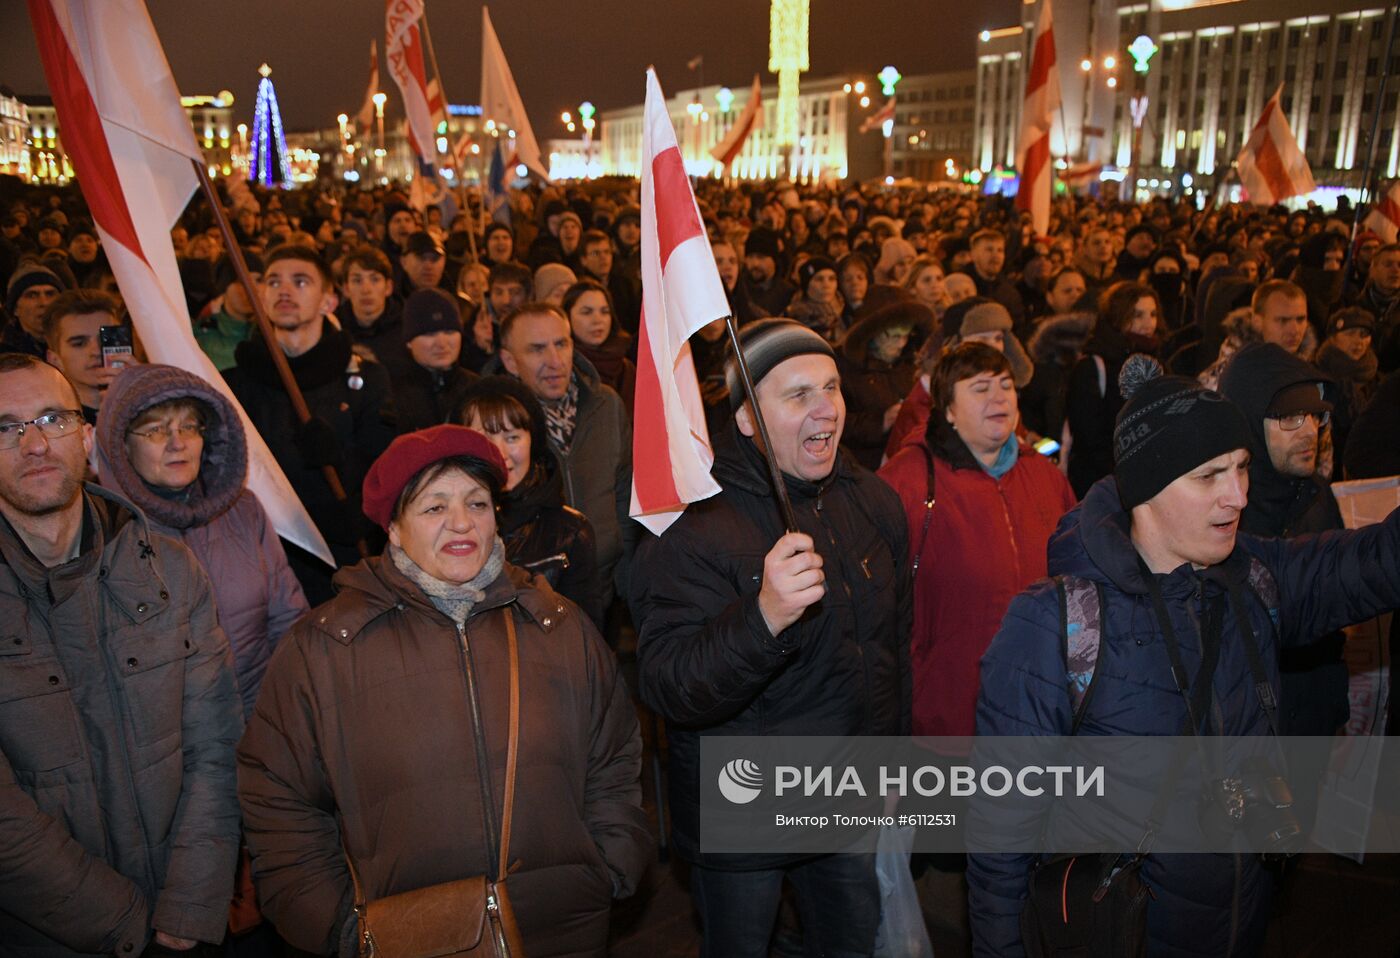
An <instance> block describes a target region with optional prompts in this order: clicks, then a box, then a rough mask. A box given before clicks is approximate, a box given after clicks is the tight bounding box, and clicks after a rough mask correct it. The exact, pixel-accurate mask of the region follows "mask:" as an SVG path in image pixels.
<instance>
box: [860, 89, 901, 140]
mask: <svg viewBox="0 0 1400 958" xmlns="http://www.w3.org/2000/svg"><path fill="white" fill-rule="evenodd" d="M893 122H894V97H890V98H889V99H888V100H886V101H885V105H884V106H882V107H880V109H878V110H876V111H875V112H874V113H872V114H870V115H869V116H867V117H866V118H865V122H864V123H862V124H861V125H860V132H861V133H869V132H870V131H871V130H878V129H879V128H880V127H882V126H884V125H885V124H886V123H893Z"/></svg>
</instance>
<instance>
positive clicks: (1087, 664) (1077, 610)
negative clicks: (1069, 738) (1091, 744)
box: [1055, 575, 1104, 735]
mask: <svg viewBox="0 0 1400 958" xmlns="http://www.w3.org/2000/svg"><path fill="white" fill-rule="evenodd" d="M1055 588H1056V591H1057V592H1058V593H1059V597H1060V625H1061V631H1063V633H1064V636H1065V678H1066V681H1067V682H1068V684H1069V698H1070V703H1071V704H1072V705H1073V707H1074V724H1073V725H1072V726H1071V728H1070V734H1071V735H1074V734H1076V733H1078V731H1079V726H1080V725H1081V724H1083V722H1084V716H1085V715H1086V714H1087V712H1088V709H1089V699H1090V697H1091V696H1092V694H1093V691H1094V679H1095V677H1096V675H1097V670H1098V664H1099V650H1100V648H1101V647H1102V645H1103V606H1104V602H1103V587H1102V586H1100V585H1099V584H1098V583H1097V582H1091V581H1089V580H1088V579H1084V578H1081V577H1080V576H1073V575H1066V576H1056V578H1055Z"/></svg>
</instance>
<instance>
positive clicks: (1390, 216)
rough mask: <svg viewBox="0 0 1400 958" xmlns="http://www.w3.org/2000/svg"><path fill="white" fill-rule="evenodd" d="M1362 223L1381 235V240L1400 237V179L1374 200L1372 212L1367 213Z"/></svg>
mask: <svg viewBox="0 0 1400 958" xmlns="http://www.w3.org/2000/svg"><path fill="white" fill-rule="evenodd" d="M1362 225H1363V226H1365V227H1366V228H1367V229H1369V230H1370V231H1371V232H1372V233H1375V234H1376V235H1377V236H1379V237H1380V238H1381V242H1383V243H1394V242H1396V238H1397V237H1400V180H1397V181H1396V182H1394V183H1392V184H1391V185H1390V189H1389V190H1387V191H1386V192H1384V193H1381V194H1380V195H1378V196H1377V197H1376V198H1375V200H1374V201H1372V203H1371V212H1369V213H1367V214H1366V221H1365V222H1364V223H1363V224H1362Z"/></svg>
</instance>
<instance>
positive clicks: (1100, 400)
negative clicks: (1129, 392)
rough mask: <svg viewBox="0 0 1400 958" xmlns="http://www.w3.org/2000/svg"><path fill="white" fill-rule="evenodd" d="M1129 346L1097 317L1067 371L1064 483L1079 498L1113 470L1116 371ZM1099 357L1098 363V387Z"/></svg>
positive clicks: (1119, 400)
mask: <svg viewBox="0 0 1400 958" xmlns="http://www.w3.org/2000/svg"><path fill="white" fill-rule="evenodd" d="M1132 351H1133V349H1132V346H1131V344H1130V343H1129V342H1128V337H1127V336H1126V335H1125V334H1123V333H1121V332H1119V331H1118V330H1116V329H1114V328H1113V325H1112V324H1111V323H1106V322H1100V323H1097V324H1095V326H1094V331H1093V333H1091V334H1090V336H1089V341H1088V342H1087V343H1086V344H1085V346H1084V355H1083V356H1081V357H1080V358H1079V360H1078V362H1076V363H1075V364H1074V366H1073V367H1072V368H1071V369H1070V371H1069V386H1068V388H1067V389H1066V391H1065V418H1066V419H1067V420H1068V421H1069V431H1070V436H1071V437H1072V438H1073V440H1074V441H1073V443H1072V444H1071V446H1070V450H1069V483H1070V485H1071V486H1073V487H1074V494H1075V495H1076V496H1078V497H1080V498H1081V499H1082V498H1083V497H1084V494H1085V493H1086V492H1088V491H1089V487H1090V486H1092V485H1093V484H1094V483H1095V482H1096V481H1097V480H1099V479H1101V478H1102V477H1104V476H1106V475H1108V474H1109V473H1111V472H1113V424H1114V422H1115V421H1117V419H1118V410H1120V409H1122V408H1123V394H1122V393H1121V392H1119V391H1118V371H1119V370H1120V369H1122V368H1123V363H1124V361H1125V360H1126V359H1127V358H1128V356H1129V355H1131V354H1132ZM1095 357H1098V361H1096V360H1095ZM1099 361H1102V363H1103V373H1104V374H1103V379H1102V382H1103V388H1102V389H1100V388H1099V383H1100V379H1099Z"/></svg>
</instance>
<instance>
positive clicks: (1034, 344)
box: [1026, 313, 1096, 369]
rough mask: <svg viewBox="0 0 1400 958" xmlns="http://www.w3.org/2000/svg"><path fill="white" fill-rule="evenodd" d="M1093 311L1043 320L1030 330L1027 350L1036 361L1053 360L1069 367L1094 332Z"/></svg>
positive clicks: (1049, 361) (1048, 361) (1052, 361)
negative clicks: (1032, 330) (1033, 329)
mask: <svg viewBox="0 0 1400 958" xmlns="http://www.w3.org/2000/svg"><path fill="white" fill-rule="evenodd" d="M1095 318H1096V317H1095V315H1094V314H1093V313H1067V314H1066V315H1064V316H1050V317H1047V318H1046V319H1044V320H1042V321H1041V323H1040V325H1039V326H1037V327H1036V328H1035V332H1033V333H1031V338H1030V340H1029V342H1027V344H1026V347H1027V352H1029V353H1030V356H1031V359H1032V360H1033V361H1034V362H1037V363H1053V364H1055V365H1057V366H1062V367H1064V368H1065V369H1068V368H1069V367H1070V366H1072V365H1074V361H1075V360H1076V359H1078V358H1079V355H1080V353H1082V352H1084V344H1085V343H1087V342H1088V341H1089V336H1090V334H1091V333H1093V331H1094V321H1095Z"/></svg>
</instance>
